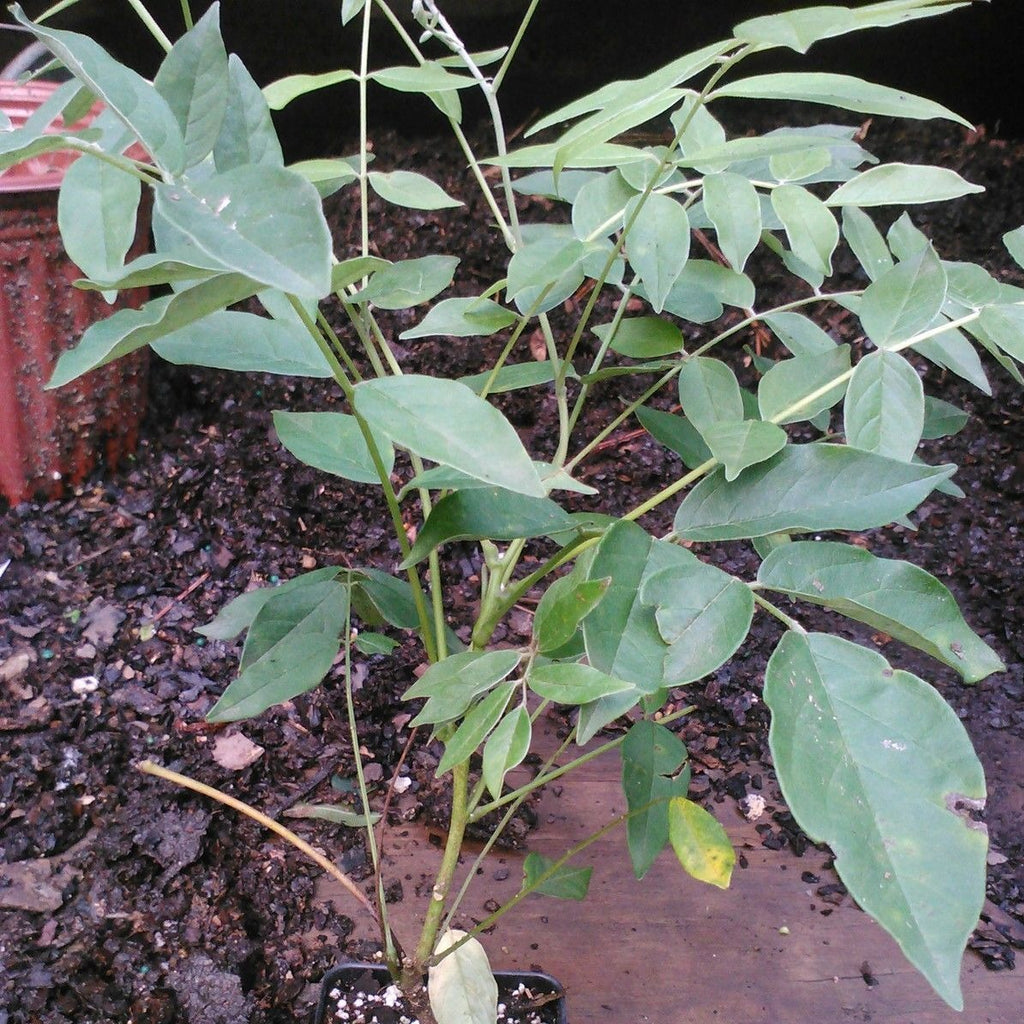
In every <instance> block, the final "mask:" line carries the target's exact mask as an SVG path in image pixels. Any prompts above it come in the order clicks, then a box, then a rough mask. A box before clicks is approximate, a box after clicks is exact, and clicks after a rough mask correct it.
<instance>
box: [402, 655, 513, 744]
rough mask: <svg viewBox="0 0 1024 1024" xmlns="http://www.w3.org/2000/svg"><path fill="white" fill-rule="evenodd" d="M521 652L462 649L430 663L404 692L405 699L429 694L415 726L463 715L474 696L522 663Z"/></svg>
mask: <svg viewBox="0 0 1024 1024" xmlns="http://www.w3.org/2000/svg"><path fill="white" fill-rule="evenodd" d="M521 658H522V655H521V654H520V653H519V651H511V650H494V651H462V652H461V653H459V654H452V655H450V656H449V657H447V658H445V659H444V660H443V661H438V662H436V663H435V664H433V665H431V666H430V668H428V669H427V671H426V672H424V673H423V675H422V676H420V678H419V679H418V680H417V681H416V682H415V683H414V684H413V685H412V686H411V687H409V689H408V690H406V691H405V693H403V694H402V699H403V700H415V699H416V698H418V697H427V698H429V699H428V700H427V703H426V704H425V705H424V706H423V710H422V711H420V713H419V714H418V715H417V716H416V718H415V719H414V720H413V723H412V724H413V725H437V724H438V723H441V722H450V721H452V720H454V719H457V718H461V717H462V715H463V714H464V713H465V712H466V709H467V708H468V707H469V706H470V704H472V703H473V700H474V698H476V697H478V696H479V695H480V694H481V693H486V692H487V691H488V690H490V689H491V688H492V687H494V686H495V685H496V684H497V683H500V682H501V680H503V679H504V678H505V677H506V676H507V675H509V674H510V673H511V672H512V671H513V670H514V669H515V668H516V666H517V665H518V664H519V662H520V660H521Z"/></svg>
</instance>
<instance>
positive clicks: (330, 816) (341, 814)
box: [283, 804, 380, 828]
mask: <svg viewBox="0 0 1024 1024" xmlns="http://www.w3.org/2000/svg"><path fill="white" fill-rule="evenodd" d="M283 814H284V817H286V818H313V819H315V820H319V821H330V822H332V823H333V824H335V825H344V826H345V827H346V828H366V826H367V825H376V824H377V822H378V821H380V815H379V814H371V815H370V816H369V818H367V816H366V815H365V814H359V813H357V812H356V811H350V810H348V808H346V807H339V806H338V805H337V804H296V805H295V806H294V807H287V808H285V810H284V812H283Z"/></svg>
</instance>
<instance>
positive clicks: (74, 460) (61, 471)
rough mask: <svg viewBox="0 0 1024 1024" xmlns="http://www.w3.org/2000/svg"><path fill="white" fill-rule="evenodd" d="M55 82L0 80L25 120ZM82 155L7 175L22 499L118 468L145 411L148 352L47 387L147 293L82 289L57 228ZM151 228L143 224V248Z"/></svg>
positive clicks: (1, 388) (15, 427) (9, 323)
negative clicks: (65, 355)
mask: <svg viewBox="0 0 1024 1024" xmlns="http://www.w3.org/2000/svg"><path fill="white" fill-rule="evenodd" d="M55 88H56V85H55V84H54V83H47V82H38V83H35V84H32V85H18V84H17V83H14V82H0V108H2V109H3V110H4V112H5V113H6V114H7V115H8V116H9V117H10V118H11V121H12V122H13V123H14V125H15V126H18V125H20V124H23V123H24V120H25V118H27V117H28V116H29V115H30V114H31V113H32V111H33V110H35V109H36V108H37V107H38V106H39V105H40V104H41V103H42V102H43V101H44V100H45V99H46V98H47V97H48V96H49V95H50V94H51V92H52V91H53V90H54V89H55ZM73 159H75V156H74V154H71V153H47V154H44V155H42V156H39V157H36V158H33V159H31V160H27V161H25V162H24V163H22V164H18V165H16V166H14V167H11V168H10V169H9V170H7V171H5V172H4V173H3V174H0V495H2V496H3V497H5V498H6V499H7V500H8V501H9V502H11V503H12V504H16V503H18V502H21V501H25V500H27V499H29V498H36V497H38V498H47V499H50V498H55V497H59V496H60V494H61V493H62V492H63V491H64V489H65V487H67V486H68V485H72V486H74V485H77V484H80V483H82V482H83V481H84V480H85V478H86V477H87V476H88V475H89V474H90V473H91V472H92V471H93V470H94V469H95V468H96V467H97V465H99V464H101V463H102V464H103V465H106V466H108V467H113V466H116V465H117V464H118V463H119V462H120V461H121V460H122V459H123V458H125V457H126V456H127V455H129V454H131V453H132V452H133V451H134V450H135V446H136V443H137V440H138V432H139V425H140V423H141V420H142V416H143V413H144V411H145V404H146V381H147V367H148V359H147V354H146V353H145V352H144V351H143V352H139V353H136V354H133V355H131V356H128V357H127V358H125V359H120V360H118V361H117V362H114V363H111V364H109V365H108V366H104V367H101V368H100V369H98V370H94V371H93V372H92V373H89V374H87V375H86V376H85V377H82V378H81V379H80V380H78V381H76V382H74V383H73V384H71V385H68V386H67V387H65V388H60V389H58V390H56V391H45V390H43V385H44V384H45V382H46V381H47V380H48V379H49V377H50V374H51V372H52V370H53V367H54V364H55V363H56V361H57V358H58V357H59V356H60V354H61V352H63V351H64V350H65V349H67V348H69V347H71V346H72V345H73V344H74V343H75V342H76V341H77V340H78V338H79V337H80V336H81V334H82V332H83V331H84V330H85V329H86V328H87V327H88V326H89V325H90V324H92V323H94V322H95V321H97V320H101V319H104V318H106V317H107V316H109V315H110V314H111V313H112V312H113V310H114V309H115V308H118V306H122V305H131V306H136V307H137V306H138V305H140V304H141V302H142V301H143V300H144V299H145V295H144V294H143V293H142V292H141V291H140V292H134V293H133V294H132V296H131V299H130V300H128V301H125V300H119V302H118V303H117V305H115V306H113V307H112V306H110V305H109V304H108V303H107V302H106V301H104V299H103V297H102V296H101V295H100V294H99V293H98V292H91V291H83V290H82V289H79V288H75V287H73V282H74V281H75V280H76V279H77V278H80V277H81V276H82V275H81V274H80V272H79V271H78V268H77V267H75V265H74V264H73V263H72V262H71V261H70V260H69V259H68V257H67V256H66V254H65V253H64V249H63V246H62V245H61V240H60V233H59V231H58V229H57V190H58V188H59V186H60V182H61V179H62V178H63V175H64V172H65V170H66V169H67V167H68V165H69V164H70V163H71V161H72V160H73ZM143 219H144V218H140V221H142V220H143ZM147 233H148V225H143V224H141V223H140V231H139V237H138V239H137V242H136V248H137V249H139V251H141V247H142V246H143V245H144V244H145V242H146V235H147Z"/></svg>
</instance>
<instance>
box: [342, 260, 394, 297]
mask: <svg viewBox="0 0 1024 1024" xmlns="http://www.w3.org/2000/svg"><path fill="white" fill-rule="evenodd" d="M390 266H391V264H390V263H389V262H388V261H387V260H382V259H381V258H380V257H379V256H354V257H353V258H352V259H350V260H342V261H341V262H340V263H335V264H334V266H333V267H332V268H331V291H332V292H340V291H342V290H343V289H345V288H348V287H349V286H350V285H353V284H355V283H356V282H357V281H361V280H362V279H363V278H364V277H369V276H370V275H371V274H375V273H377V272H378V271H380V270H383V269H385V268H386V267H390Z"/></svg>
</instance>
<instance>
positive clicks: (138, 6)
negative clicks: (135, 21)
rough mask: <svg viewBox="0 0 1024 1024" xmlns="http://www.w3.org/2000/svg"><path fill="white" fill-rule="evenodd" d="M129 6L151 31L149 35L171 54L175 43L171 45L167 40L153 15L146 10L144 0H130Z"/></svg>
mask: <svg viewBox="0 0 1024 1024" xmlns="http://www.w3.org/2000/svg"><path fill="white" fill-rule="evenodd" d="M128 5H129V7H131V9H132V10H133V11H135V13H136V14H137V15H138V16H139V20H140V21H141V22H142V24H143V25H145V26H146V28H147V29H149V34H150V35H151V36H152V37H153V38H154V39H155V40H156V41H157V43H158V44H159V45H160V46H161V47H162V48H163V49H164V50H165V51H166V52H167V53H170V51H171V47H172V46H173V43H171V41H170V39H168V38H167V35H166V34H165V33H164V30H163V29H162V28H161V27H160V26H159V25H158V24H157V23H156V21H155V20H154V18H153V15H151V14H150V13H149V11H147V10H146V8H145V6H144V5H143V3H142V0H128Z"/></svg>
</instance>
